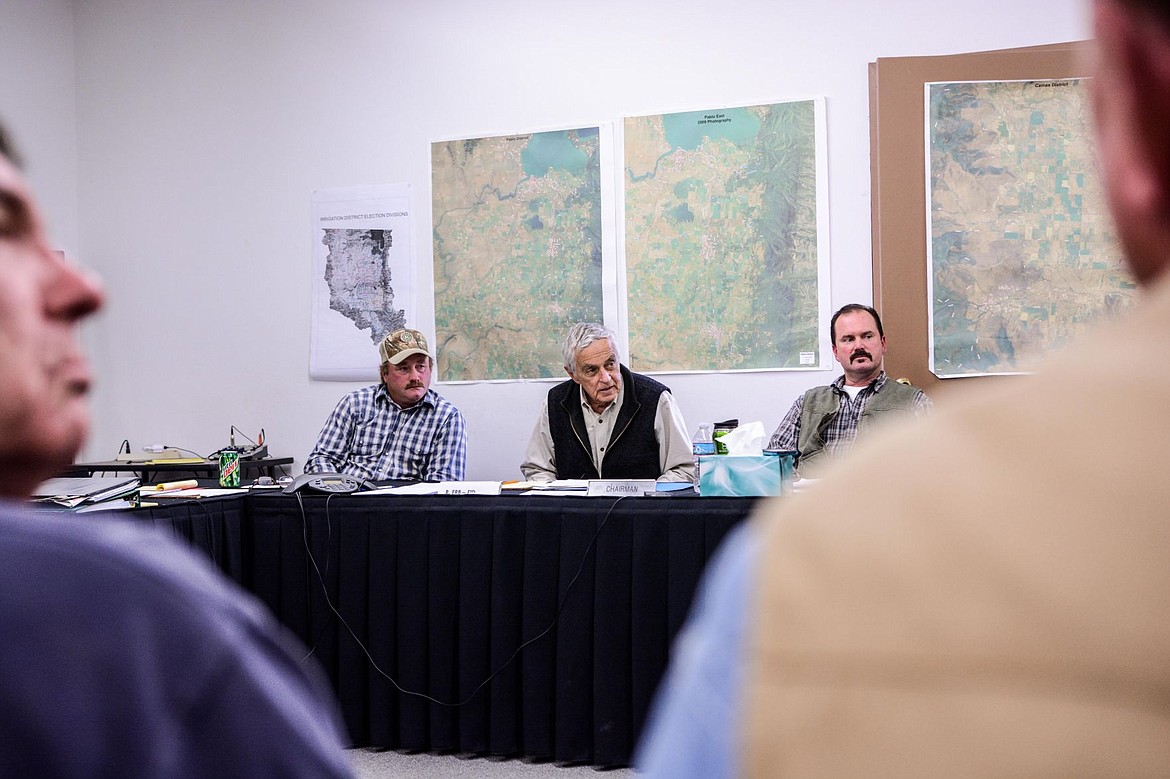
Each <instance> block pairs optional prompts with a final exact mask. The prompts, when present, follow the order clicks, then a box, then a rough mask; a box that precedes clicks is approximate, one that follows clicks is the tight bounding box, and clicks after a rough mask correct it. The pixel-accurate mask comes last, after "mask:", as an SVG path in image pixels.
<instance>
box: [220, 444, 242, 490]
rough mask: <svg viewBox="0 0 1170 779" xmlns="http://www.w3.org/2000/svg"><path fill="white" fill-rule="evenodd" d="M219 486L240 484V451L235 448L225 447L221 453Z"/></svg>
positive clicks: (236, 485)
mask: <svg viewBox="0 0 1170 779" xmlns="http://www.w3.org/2000/svg"><path fill="white" fill-rule="evenodd" d="M219 486H221V487H239V486H240V453H239V452H238V451H236V450H235V449H224V450H223V451H222V452H220V453H219Z"/></svg>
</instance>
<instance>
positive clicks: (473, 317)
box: [431, 127, 604, 382]
mask: <svg viewBox="0 0 1170 779" xmlns="http://www.w3.org/2000/svg"><path fill="white" fill-rule="evenodd" d="M600 158H601V148H600V138H599V128H597V127H585V128H577V129H572V130H559V131H552V132H539V133H525V134H516V135H506V136H496V137H486V138H466V139H461V140H453V141H441V142H436V143H433V144H432V145H431V186H432V198H433V202H432V240H433V242H434V263H435V266H434V267H435V332H436V341H437V343H436V345H435V348H436V349H437V350H438V354H437V358H438V369H437V373H436V377H437V378H438V379H439V380H440V381H447V382H450V381H480V380H509V379H513V380H514V379H532V378H546V377H555V376H562V377H563V375H564V371H563V369H562V364H563V362H564V361H563V359H562V358H561V354H560V342H561V339H562V338H563V337H564V334H565V332H566V331H567V330H568V328H569V325H571V324H572V323H573V322H577V321H592V322H601V321H603V315H604V312H603V294H602V245H603V241H602V203H601V195H602V192H601V160H600Z"/></svg>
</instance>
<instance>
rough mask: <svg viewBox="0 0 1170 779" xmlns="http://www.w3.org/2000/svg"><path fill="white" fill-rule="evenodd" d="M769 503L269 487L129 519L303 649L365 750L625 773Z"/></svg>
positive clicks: (171, 505)
mask: <svg viewBox="0 0 1170 779" xmlns="http://www.w3.org/2000/svg"><path fill="white" fill-rule="evenodd" d="M689 492H690V491H688V493H689ZM780 499H782V498H780ZM755 500H756V499H754V498H713V497H703V498H699V497H696V496H694V495H693V494H688V495H686V496H683V495H676V496H673V497H666V496H646V497H625V498H587V497H577V496H556V497H553V496H527V495H500V496H487V495H459V496H443V495H371V496H362V495H332V496H325V495H318V494H301V495H284V494H280V493H273V492H257V491H254V492H253V493H251V494H248V495H246V496H237V497H231V498H220V499H204V500H199V501H195V500H188V501H182V502H172V503H169V504H167V505H160V506H159V507H156V508H141V509H137V510H135V511H132V512H130V514H131V516H134V517H136V518H138V519H140V520H143V521H148V522H152V523H154V524H156V525H160V526H162V527H165V528H169V529H170V530H171V531H172V532H174V533H175V534H176V535H178V536H180V537H181V538H184V539H186V540H187V541H188V542H189V543H190V544H192V545H193V546H194V547H196V548H197V549H199V550H201V551H202V552H203V553H204V554H206V555H208V556H209V557H210V558H211V559H212V560H213V561H214V562H215V564H216V565H217V566H218V567H219V568H220V569H221V570H223V571H224V573H226V574H227V575H228V576H230V577H231V578H233V579H235V580H236V581H237V582H239V583H240V584H241V585H243V586H244V587H245V588H247V589H249V590H251V591H252V592H253V593H255V594H256V595H257V596H258V597H259V598H260V599H261V600H262V601H263V602H264V603H266V604H267V605H268V607H269V608H270V609H271V610H272V612H273V614H275V615H276V617H277V618H278V619H279V620H280V622H282V623H283V624H284V625H286V626H287V627H288V628H290V629H291V630H292V632H294V633H295V634H296V635H297V636H298V637H299V638H300V639H301V641H303V642H304V643H305V645H306V646H307V647H308V654H309V655H311V656H312V657H315V658H316V660H317V661H318V662H319V663H320V664H321V666H322V667H323V668H324V670H325V672H326V674H327V675H328V677H329V678H330V680H331V681H332V682H333V685H334V688H335V690H336V692H337V695H338V699H339V701H340V706H341V710H342V713H343V715H344V718H345V721H346V724H347V727H348V729H349V734H350V737H351V740H352V743H353V745H354V746H373V747H386V748H395V749H405V750H412V751H428V752H454V753H472V754H477V755H507V756H526V757H530V758H534V759H539V760H551V761H555V762H559V763H566V764H593V765H598V766H624V765H628V764H629V763H630V760H631V757H632V752H633V749H634V746H635V744H636V742H637V738H638V734H639V731H640V730H641V727H642V724H643V722H644V720H645V717H646V713H647V709H648V707H649V705H650V701H651V698H652V696H653V694H654V690H655V688H656V686H657V684H658V682H659V680H660V678H661V676H662V673H663V671H664V670H665V668H666V664H667V659H668V655H669V652H670V646H671V642H672V639H673V638H674V636H675V634H676V633H677V632H678V630H679V628H680V627H681V626H682V624H683V621H684V619H685V617H686V615H687V612H688V609H689V607H690V604H691V599H692V596H693V594H694V592H695V588H696V585H697V583H698V581H699V577H700V574H701V572H702V570H703V567H704V565H705V563H706V562H707V560H708V558H709V557H710V556H711V554H712V553H713V552H714V550H715V549H716V547H717V546H718V545H719V543H720V541H722V540H723V538H724V536H726V535H727V533H728V531H730V530H731V529H732V528H733V527H735V526H736V525H737V524H739V523H740V522H742V521H743V520H744V519H745V518H746V517H747V515H748V514H749V513H750V511H751V508H752V506H753V504H754V502H755Z"/></svg>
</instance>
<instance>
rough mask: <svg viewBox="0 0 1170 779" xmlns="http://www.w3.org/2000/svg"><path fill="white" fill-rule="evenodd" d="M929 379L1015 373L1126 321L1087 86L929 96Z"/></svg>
mask: <svg viewBox="0 0 1170 779" xmlns="http://www.w3.org/2000/svg"><path fill="white" fill-rule="evenodd" d="M926 101H927V114H926V121H927V143H926V146H927V156H928V160H927V175H928V179H929V186H928V188H927V222H928V226H929V227H928V229H929V239H930V240H929V242H928V254H929V262H928V266H929V286H930V293H929V295H930V306H931V309H930V318H931V327H930V366H931V371H932V372H933V373H934V374H935V375H937V376H940V377H954V376H969V375H980V374H996V373H1017V372H1021V371H1024V370H1027V369H1030V368H1031V367H1032V366H1033V365H1034V363H1035V362H1036V361H1037V360H1038V359H1040V358H1041V357H1042V356H1043V355H1044V354H1045V353H1047V352H1049V351H1051V350H1052V349H1056V348H1059V347H1061V346H1063V345H1065V344H1067V343H1069V342H1071V341H1072V340H1074V339H1075V338H1076V337H1077V336H1078V335H1079V334H1081V333H1082V332H1083V331H1084V330H1085V329H1086V328H1088V327H1089V326H1091V325H1093V324H1095V323H1097V322H1099V321H1101V320H1103V319H1108V318H1111V317H1114V316H1117V315H1119V314H1121V313H1123V312H1124V311H1126V310H1128V309H1129V308H1130V307H1131V306H1132V305H1133V303H1134V301H1135V297H1136V285H1135V283H1134V281H1133V279H1132V277H1131V275H1130V274H1129V272H1128V271H1127V270H1126V268H1125V266H1124V265H1123V263H1122V254H1121V249H1120V247H1119V246H1118V244H1117V242H1116V240H1115V236H1114V233H1113V227H1112V222H1111V220H1110V217H1109V215H1108V210H1107V207H1106V203H1105V198H1104V192H1103V187H1102V184H1101V181H1100V179H1099V177H1098V175H1097V171H1096V168H1095V161H1094V152H1093V147H1092V141H1091V139H1092V132H1091V127H1090V116H1089V112H1090V108H1089V104H1088V96H1087V91H1086V85H1085V84H1084V82H1083V81H1082V80H1079V79H1065V80H1056V81H1001V82H962V83H932V84H927V85H926Z"/></svg>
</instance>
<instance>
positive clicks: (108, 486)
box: [32, 476, 138, 508]
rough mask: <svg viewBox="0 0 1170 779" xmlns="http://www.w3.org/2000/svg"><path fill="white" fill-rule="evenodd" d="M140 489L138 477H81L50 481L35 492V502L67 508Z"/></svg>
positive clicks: (118, 496) (97, 501)
mask: <svg viewBox="0 0 1170 779" xmlns="http://www.w3.org/2000/svg"><path fill="white" fill-rule="evenodd" d="M136 489H138V477H137V476H81V477H77V478H58V479H49V480H48V481H46V482H45V483H43V484H42V485H41V486H39V487H37V488H36V490H35V491H34V492H33V494H32V497H33V500H36V501H40V502H43V503H55V504H57V505H59V506H65V507H67V508H76V507H77V506H80V505H82V504H90V503H101V502H102V501H104V500H111V499H113V498H120V497H122V496H123V495H127V494H129V493H132V492H134V491H135V490H136Z"/></svg>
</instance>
